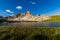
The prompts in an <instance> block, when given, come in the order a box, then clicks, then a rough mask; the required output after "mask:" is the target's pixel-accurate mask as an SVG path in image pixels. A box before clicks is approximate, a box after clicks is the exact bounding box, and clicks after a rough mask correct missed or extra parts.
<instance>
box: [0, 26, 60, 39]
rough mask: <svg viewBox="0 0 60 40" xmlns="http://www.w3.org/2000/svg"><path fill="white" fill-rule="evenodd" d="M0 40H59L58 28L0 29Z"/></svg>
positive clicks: (59, 29)
mask: <svg viewBox="0 0 60 40" xmlns="http://www.w3.org/2000/svg"><path fill="white" fill-rule="evenodd" d="M0 40H60V28H21V27H0Z"/></svg>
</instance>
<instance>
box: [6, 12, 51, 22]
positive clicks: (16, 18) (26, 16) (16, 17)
mask: <svg viewBox="0 0 60 40" xmlns="http://www.w3.org/2000/svg"><path fill="white" fill-rule="evenodd" d="M6 19H7V20H8V21H43V20H49V19H50V16H46V15H42V16H40V15H37V16H33V15H32V14H31V13H30V12H29V11H27V12H26V13H25V14H17V15H14V16H8V17H6Z"/></svg>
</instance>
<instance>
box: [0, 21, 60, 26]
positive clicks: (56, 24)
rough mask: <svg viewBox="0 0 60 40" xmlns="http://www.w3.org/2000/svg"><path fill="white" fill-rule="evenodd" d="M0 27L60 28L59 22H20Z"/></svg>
mask: <svg viewBox="0 0 60 40" xmlns="http://www.w3.org/2000/svg"><path fill="white" fill-rule="evenodd" d="M0 26H12V27H13V26H19V27H60V23H59V22H18V23H7V24H0Z"/></svg>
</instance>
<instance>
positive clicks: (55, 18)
mask: <svg viewBox="0 0 60 40" xmlns="http://www.w3.org/2000/svg"><path fill="white" fill-rule="evenodd" d="M43 22H60V15H56V16H51V19H49V20H45V21H43Z"/></svg>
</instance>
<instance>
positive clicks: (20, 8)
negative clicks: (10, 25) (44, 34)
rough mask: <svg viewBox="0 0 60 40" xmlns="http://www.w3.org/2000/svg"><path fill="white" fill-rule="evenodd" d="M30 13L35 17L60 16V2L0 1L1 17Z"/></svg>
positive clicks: (36, 0) (35, 0) (47, 0)
mask: <svg viewBox="0 0 60 40" xmlns="http://www.w3.org/2000/svg"><path fill="white" fill-rule="evenodd" d="M26 11H30V12H31V13H32V14H33V15H37V14H40V15H43V14H46V15H49V16H52V15H58V14H60V0H0V16H11V15H14V14H18V13H20V14H22V13H25V12H26Z"/></svg>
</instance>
